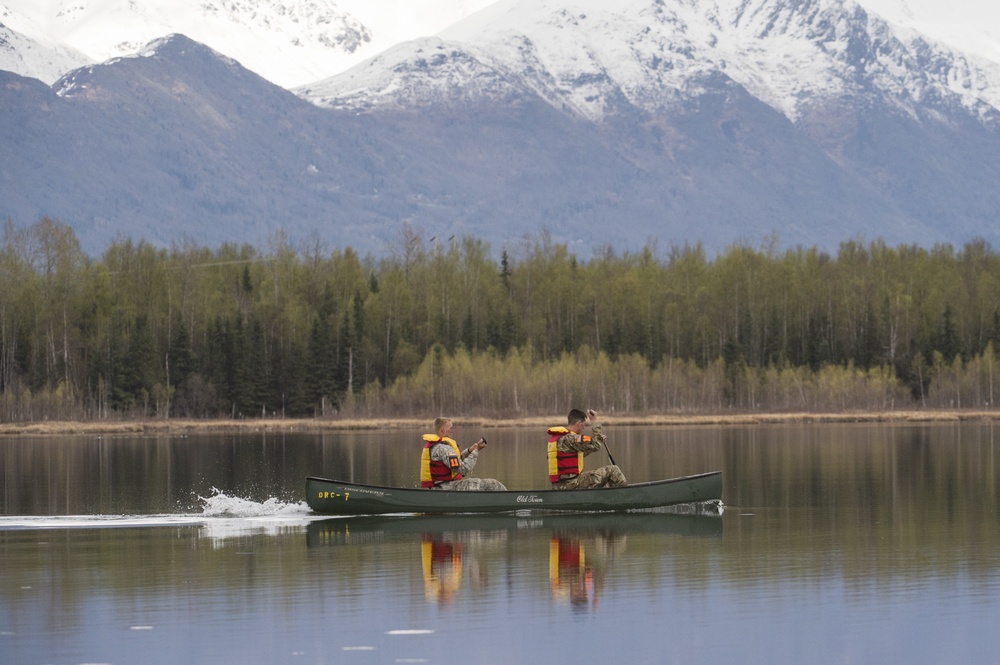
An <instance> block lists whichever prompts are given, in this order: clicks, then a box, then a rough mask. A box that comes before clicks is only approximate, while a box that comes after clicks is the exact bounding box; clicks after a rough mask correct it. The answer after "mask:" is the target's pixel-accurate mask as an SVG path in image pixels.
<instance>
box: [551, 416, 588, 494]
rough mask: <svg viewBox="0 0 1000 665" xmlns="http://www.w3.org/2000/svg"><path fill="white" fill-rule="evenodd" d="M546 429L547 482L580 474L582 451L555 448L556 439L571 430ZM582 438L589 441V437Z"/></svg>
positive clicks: (559, 428)
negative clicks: (547, 451)
mask: <svg viewBox="0 0 1000 665" xmlns="http://www.w3.org/2000/svg"><path fill="white" fill-rule="evenodd" d="M547 431H548V434H549V453H548V457H549V482H550V483H558V482H559V481H560V480H566V479H567V478H572V477H574V476H578V475H580V472H581V471H583V453H582V452H563V451H561V450H556V441H558V440H559V438H560V437H561V436H563V435H565V434H571V432H570V431H569V430H568V429H566V428H565V427H550V428H549V429H548V430H547ZM583 439H584V441H589V440H590V437H588V436H585V437H583Z"/></svg>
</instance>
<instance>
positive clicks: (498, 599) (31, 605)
mask: <svg viewBox="0 0 1000 665" xmlns="http://www.w3.org/2000/svg"><path fill="white" fill-rule="evenodd" d="M481 433H484V434H486V436H487V438H488V439H489V441H490V446H489V447H488V448H487V450H486V451H485V452H484V453H483V456H482V457H481V459H480V463H479V465H478V467H477V469H476V471H477V474H478V475H481V476H487V477H496V478H499V479H501V480H502V481H503V482H505V483H506V484H507V485H508V487H510V488H511V489H531V488H540V487H543V486H544V484H545V476H544V472H545V469H544V455H543V453H542V447H541V443H540V441H541V439H542V438H543V437H542V436H541V435H540V434H539V433H538V432H535V431H533V430H527V429H492V430H489V431H486V432H479V431H464V432H463V431H459V432H457V433H456V436H457V438H458V439H459V440H460V441H461V442H462V443H468V442H471V441H473V440H475V439H476V438H477V437H478V436H479V435H480V434H481ZM608 433H609V434H611V435H612V438H611V439H610V444H611V450H612V453H613V454H614V456H615V459H616V461H617V462H618V463H619V466H621V467H622V468H623V470H624V471H625V472H626V474H627V475H628V477H629V479H630V480H632V481H643V480H652V479H656V478H664V477H673V476H678V475H686V474H690V473H698V472H702V471H711V470H716V469H721V470H722V471H723V477H724V485H725V493H724V497H723V499H724V502H725V509H724V510H723V512H722V514H721V515H700V514H631V515H564V516H552V515H544V516H537V515H530V514H526V515H509V516H503V515H494V516H486V517H483V516H450V517H446V516H425V517H412V516H411V517H380V518H334V519H330V518H324V517H321V516H316V515H312V514H310V512H309V510H308V508H307V507H306V506H305V504H304V496H303V493H304V478H305V476H306V475H326V476H330V477H338V478H343V479H347V480H355V481H361V482H370V483H374V484H404V485H414V484H416V482H417V473H416V459H417V452H416V450H417V445H418V444H416V443H415V442H414V441H415V440H416V439H417V436H418V435H419V432H413V433H398V432H391V433H389V434H384V433H376V432H362V433H339V434H326V435H274V434H260V435H247V434H241V435H230V436H219V435H213V436H188V437H114V438H106V437H104V438H97V437H69V436H66V437H53V438H29V437H23V438H21V437H19V438H5V439H0V479H2V489H0V663H3V664H4V665H6V664H7V663H11V664H12V665H13V664H15V663H16V664H18V665H21V664H24V665H32V664H39V665H41V664H55V663H66V664H78V663H109V664H113V665H127V664H132V663H135V664H137V665H139V664H157V663H248V664H257V663H260V664H264V663H293V664H294V663H303V664H313V663H347V664H351V663H359V664H360V663H463V664H464V663H467V662H481V663H498V664H507V663H510V664H520V663H543V662H544V663H550V662H577V663H606V662H618V663H632V662H636V663H638V662H642V663H646V662H655V663H740V664H741V665H744V664H746V663H761V664H763V663H768V664H786V663H787V664H792V663H794V664H796V665H798V664H800V663H821V664H823V663H831V664H833V663H837V664H843V663H880V664H884V663H901V664H902V663H906V664H908V665H909V664H913V663H928V664H930V663H934V664H937V663H955V662H961V663H993V662H996V658H997V656H996V652H997V650H998V647H1000V639H998V638H997V637H996V633H997V630H996V626H998V625H1000V529H998V526H1000V522H998V504H1000V498H998V490H997V480H998V470H1000V459H998V457H1000V455H998V453H1000V451H998V448H997V443H996V441H995V439H996V432H995V429H994V426H993V425H992V424H990V423H965V424H914V425H902V426H901V425H823V426H806V425H782V426H752V427H718V428H715V427H712V428H708V427H704V428H691V429H683V428H653V429H650V428H643V429H639V428H626V427H620V428H609V431H608ZM598 461H599V462H601V463H604V461H605V460H602V459H598Z"/></svg>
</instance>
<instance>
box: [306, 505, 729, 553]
mask: <svg viewBox="0 0 1000 665" xmlns="http://www.w3.org/2000/svg"><path fill="white" fill-rule="evenodd" d="M533 529H537V530H546V529H547V530H550V531H553V532H556V531H558V532H568V533H571V534H573V535H576V536H578V537H581V536H586V535H587V534H609V533H657V534H672V535H680V536H710V537H720V536H722V518H721V517H720V516H719V515H679V514H672V513H625V514H621V513H615V514H610V513H586V514H584V513H574V514H570V513H564V514H557V513H550V514H546V515H527V516H524V515H521V516H518V515H511V514H489V515H482V514H476V515H472V514H463V515H421V516H419V517H401V516H395V517H392V516H386V515H373V516H359V517H352V518H343V517H337V518H332V519H324V520H316V521H314V522H310V523H309V524H308V526H307V527H306V543H307V545H308V546H309V547H318V546H325V545H350V544H357V543H364V542H382V541H386V540H389V539H392V538H394V537H400V538H410V537H413V536H415V535H421V536H427V535H428V534H430V535H432V536H433V535H437V536H440V535H442V534H451V535H455V534H461V533H465V532H477V533H490V534H495V533H499V532H526V531H529V530H533Z"/></svg>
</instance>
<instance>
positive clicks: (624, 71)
mask: <svg viewBox="0 0 1000 665" xmlns="http://www.w3.org/2000/svg"><path fill="white" fill-rule="evenodd" d="M606 7H607V3H606V2H604V0H574V1H573V2H565V0H501V1H500V2H497V3H495V4H494V5H492V6H490V7H489V8H488V9H486V10H484V11H481V12H479V13H477V14H475V15H473V16H471V17H469V18H467V19H465V20H463V21H461V22H459V23H458V24H456V25H454V26H452V27H451V28H449V29H447V30H445V31H443V32H442V33H440V34H439V36H437V37H432V38H425V39H418V40H414V41H411V42H407V43H404V44H401V45H398V46H395V47H393V48H391V49H389V50H388V51H387V52H385V53H382V54H380V55H379V56H377V57H375V58H373V59H372V60H369V61H366V62H365V63H363V64H361V65H358V66H356V67H354V68H353V69H351V70H349V71H347V72H345V73H343V74H340V75H338V76H335V77H332V78H330V79H327V80H325V81H321V82H318V83H314V84H311V85H309V86H305V87H303V88H302V89H301V93H302V94H303V95H305V96H306V97H308V98H310V99H312V100H314V101H315V102H316V103H318V104H321V105H324V106H327V107H332V108H355V109H362V108H363V109H370V108H373V107H377V106H380V105H392V106H396V107H406V106H408V105H411V104H414V103H418V104H422V103H428V102H432V101H434V100H442V99H453V98H455V96H456V95H461V96H463V97H469V96H476V95H485V96H491V97H496V96H500V97H503V96H506V95H507V94H512V93H518V92H525V91H531V92H533V93H536V94H538V95H540V96H541V97H542V98H544V99H546V100H548V101H549V102H550V103H552V104H553V105H555V106H557V107H559V108H562V109H565V110H567V111H569V112H571V113H574V114H576V115H579V116H582V117H586V118H589V119H591V120H598V119H601V118H603V117H604V116H606V115H607V114H609V113H614V112H616V110H621V107H622V105H627V106H629V107H634V108H637V109H640V110H642V111H645V112H653V111H655V110H657V109H659V108H667V107H669V106H671V105H672V104H676V103H677V102H678V100H684V99H687V98H689V97H690V96H691V95H692V94H696V92H697V91H696V90H694V89H692V86H695V87H696V86H697V85H698V84H697V81H698V80H699V79H701V78H702V77H704V76H706V75H707V74H708V73H710V72H721V73H723V74H725V75H726V76H727V77H729V78H731V79H732V80H733V81H735V82H736V83H738V84H739V85H741V86H742V87H744V88H745V89H746V90H747V91H749V92H750V93H751V94H752V95H753V96H754V97H756V98H757V99H760V100H761V101H762V102H764V103H765V104H767V105H769V106H771V107H772V108H775V109H778V110H780V111H781V112H782V113H783V114H784V115H785V116H786V117H788V118H789V119H790V120H792V121H797V120H799V119H800V118H801V116H802V115H803V113H806V112H808V109H810V108H814V107H816V106H819V105H823V104H825V103H827V102H829V101H831V100H832V101H838V100H843V99H845V98H851V99H855V98H859V97H861V96H865V95H870V94H879V95H882V96H884V97H885V98H886V99H890V100H892V103H894V104H895V105H896V106H898V107H899V108H901V109H904V110H906V112H908V113H911V114H915V115H921V114H926V113H928V112H933V111H934V109H935V107H937V106H938V105H940V104H949V103H954V104H958V105H960V106H962V107H964V108H965V109H967V110H969V111H970V112H972V113H974V114H976V115H977V116H979V117H981V118H984V119H985V118H992V117H994V116H995V114H996V111H997V109H998V108H1000V64H996V63H994V62H992V61H990V60H987V59H985V58H979V57H976V56H968V55H965V54H963V53H961V52H959V51H957V50H954V49H951V48H949V47H947V46H946V45H944V44H941V43H937V42H932V41H929V40H927V39H925V38H923V37H921V36H920V35H919V34H917V33H914V32H908V31H905V30H902V29H899V28H893V27H892V26H890V25H889V24H887V23H886V22H885V21H883V20H882V19H880V18H878V17H877V16H875V15H872V14H869V13H868V12H866V11H865V10H864V9H863V8H862V7H861V6H860V5H859V4H857V3H855V2H854V1H853V0H674V1H670V2H664V1H662V0H633V1H631V2H626V3H622V4H619V5H616V6H615V7H616V8H615V9H606Z"/></svg>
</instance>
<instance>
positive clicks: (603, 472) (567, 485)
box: [552, 464, 628, 490]
mask: <svg viewBox="0 0 1000 665" xmlns="http://www.w3.org/2000/svg"><path fill="white" fill-rule="evenodd" d="M627 484H628V482H627V481H626V480H625V474H624V473H622V470H621V469H619V468H618V467H617V466H611V465H610V464H609V465H608V466H602V467H601V468H599V469H593V470H591V471H584V472H583V473H581V474H580V475H579V476H577V477H576V478H570V479H568V480H560V481H559V482H558V483H552V487H553V488H554V489H557V490H583V489H588V488H590V487H621V486H622V485H627Z"/></svg>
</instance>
